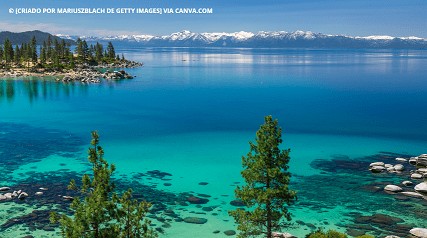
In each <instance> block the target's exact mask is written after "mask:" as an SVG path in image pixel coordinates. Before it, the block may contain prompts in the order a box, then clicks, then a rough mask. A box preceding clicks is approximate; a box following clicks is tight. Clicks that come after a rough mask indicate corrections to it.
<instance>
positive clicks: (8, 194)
mask: <svg viewBox="0 0 427 238" xmlns="http://www.w3.org/2000/svg"><path fill="white" fill-rule="evenodd" d="M4 196H5V197H6V200H9V199H12V193H5V194H4Z"/></svg>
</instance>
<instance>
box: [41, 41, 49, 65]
mask: <svg viewBox="0 0 427 238" xmlns="http://www.w3.org/2000/svg"><path fill="white" fill-rule="evenodd" d="M43 45H45V44H43ZM46 60H47V59H46V47H45V46H41V47H40V63H41V64H46Z"/></svg>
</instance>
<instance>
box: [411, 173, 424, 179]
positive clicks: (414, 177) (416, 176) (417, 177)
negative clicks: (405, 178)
mask: <svg viewBox="0 0 427 238" xmlns="http://www.w3.org/2000/svg"><path fill="white" fill-rule="evenodd" d="M422 178H423V175H422V174H417V173H414V174H412V175H411V179H422Z"/></svg>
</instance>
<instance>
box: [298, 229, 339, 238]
mask: <svg viewBox="0 0 427 238" xmlns="http://www.w3.org/2000/svg"><path fill="white" fill-rule="evenodd" d="M306 238H347V235H346V234H344V233H341V232H338V231H335V230H328V231H327V232H324V231H322V230H317V231H316V232H312V233H310V234H308V235H307V236H306Z"/></svg>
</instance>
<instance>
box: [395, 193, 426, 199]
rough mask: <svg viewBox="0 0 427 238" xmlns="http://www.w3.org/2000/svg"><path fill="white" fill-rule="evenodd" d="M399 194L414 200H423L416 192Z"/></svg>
mask: <svg viewBox="0 0 427 238" xmlns="http://www.w3.org/2000/svg"><path fill="white" fill-rule="evenodd" d="M400 194H403V195H405V196H408V197H414V198H423V195H421V194H419V193H416V192H401V193H400Z"/></svg>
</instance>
